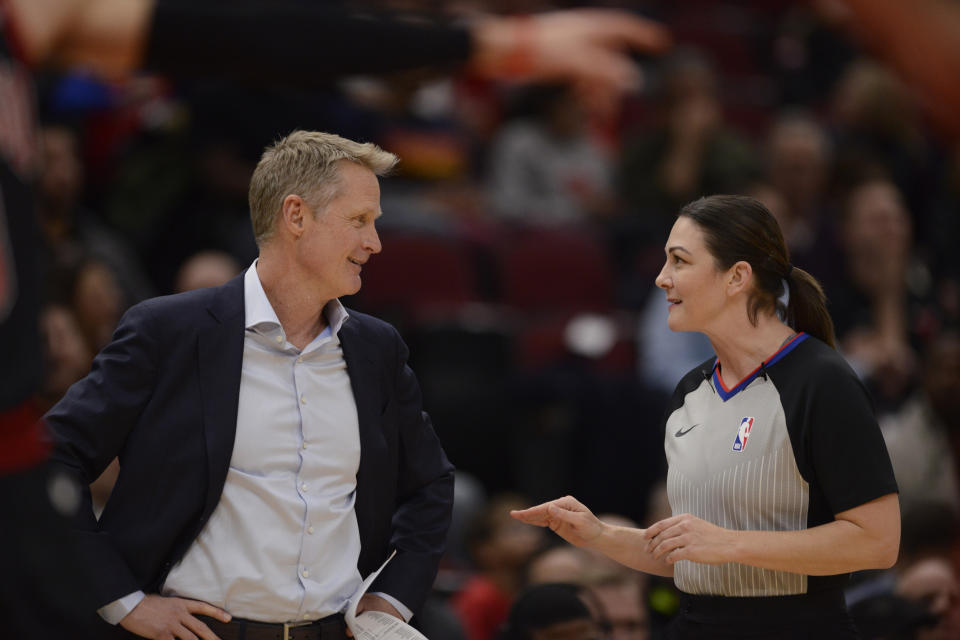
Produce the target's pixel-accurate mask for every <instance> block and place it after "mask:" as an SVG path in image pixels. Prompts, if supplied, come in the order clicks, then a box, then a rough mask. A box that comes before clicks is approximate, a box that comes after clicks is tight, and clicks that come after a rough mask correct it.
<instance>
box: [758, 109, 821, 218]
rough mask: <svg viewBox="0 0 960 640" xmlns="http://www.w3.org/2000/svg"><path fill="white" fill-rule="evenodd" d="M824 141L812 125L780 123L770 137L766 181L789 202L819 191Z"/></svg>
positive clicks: (812, 197)
mask: <svg viewBox="0 0 960 640" xmlns="http://www.w3.org/2000/svg"><path fill="white" fill-rule="evenodd" d="M826 165H827V151H826V141H825V139H824V137H823V134H822V133H821V132H820V131H818V130H817V129H816V128H815V127H814V126H813V125H810V126H807V125H805V124H801V123H793V124H789V125H783V126H781V127H780V128H779V129H778V130H776V131H774V132H773V133H772V134H771V137H770V182H771V183H772V184H773V186H774V187H776V188H777V190H778V191H780V193H782V194H783V195H784V197H785V198H786V200H787V202H789V203H791V204H792V205H793V206H798V207H806V206H810V205H811V204H813V203H814V202H815V201H816V200H817V199H818V198H819V197H820V195H821V193H822V191H823V186H824V180H825V177H826V168H827V166H826Z"/></svg>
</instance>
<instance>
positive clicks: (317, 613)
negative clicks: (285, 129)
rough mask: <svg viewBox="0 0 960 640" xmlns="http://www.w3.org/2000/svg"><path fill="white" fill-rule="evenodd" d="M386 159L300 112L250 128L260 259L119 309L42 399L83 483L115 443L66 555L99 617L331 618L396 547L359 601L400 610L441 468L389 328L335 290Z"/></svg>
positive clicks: (419, 591) (195, 624)
mask: <svg viewBox="0 0 960 640" xmlns="http://www.w3.org/2000/svg"><path fill="white" fill-rule="evenodd" d="M396 161H397V158H396V156H394V155H393V154H390V153H387V152H385V151H383V150H381V149H379V148H378V147H376V146H375V145H373V144H359V143H356V142H353V141H350V140H346V139H344V138H341V137H339V136H335V135H331V134H327V133H319V132H309V131H296V132H293V133H291V134H290V135H289V136H287V137H286V138H283V139H282V140H280V141H278V142H277V143H276V144H274V145H273V146H271V147H270V148H268V149H267V150H266V152H265V153H264V154H263V157H262V158H261V160H260V163H259V164H258V165H257V168H256V171H255V172H254V175H253V178H252V180H251V185H250V212H251V219H252V223H253V229H254V233H255V236H256V239H257V244H258V245H259V248H260V255H259V257H258V259H257V260H255V261H254V263H253V264H252V265H251V266H250V268H249V269H247V270H246V272H245V273H243V274H241V275H240V276H238V277H236V278H235V279H233V280H231V281H230V282H228V283H227V284H225V285H223V286H221V287H214V288H210V289H201V290H198V291H192V292H188V293H184V294H179V295H174V296H168V297H163V298H155V299H152V300H148V301H146V302H144V303H141V304H139V305H137V306H135V307H133V308H132V309H130V311H129V312H127V314H126V315H125V316H124V318H123V320H122V321H121V322H120V326H119V328H118V329H117V332H116V334H115V335H114V341H113V342H112V343H111V344H110V345H108V346H107V347H106V348H105V349H104V350H103V351H102V352H101V353H100V355H99V356H97V359H96V361H95V363H94V365H93V368H92V370H91V372H90V374H89V375H88V376H87V377H86V378H85V379H84V380H82V381H81V382H79V383H77V384H76V385H74V386H73V387H72V388H71V389H70V391H69V392H68V393H67V395H66V396H65V397H64V398H63V400H62V401H61V402H60V403H58V404H57V405H56V406H55V407H54V408H53V409H52V410H51V411H50V413H48V414H47V416H46V420H47V424H48V425H49V426H50V429H51V431H52V432H53V433H54V434H55V436H56V444H55V451H54V456H53V458H54V460H55V462H57V463H58V464H60V465H61V466H62V467H63V468H64V469H65V470H67V471H68V472H70V473H72V474H74V475H75V476H76V477H77V478H78V480H79V483H80V484H81V485H82V486H86V485H87V484H88V483H89V482H90V481H91V480H92V479H94V478H96V477H97V476H98V475H99V474H100V472H101V471H102V470H103V468H104V467H105V466H106V465H107V463H108V462H109V461H110V460H111V459H112V458H114V457H115V456H119V457H120V466H121V470H120V475H119V479H118V481H117V485H116V487H115V489H114V493H113V495H112V497H111V499H110V501H109V502H108V503H107V505H106V508H105V509H104V512H103V515H102V517H101V518H100V521H99V522H97V521H96V520H94V518H93V515H92V512H89V510H86V509H81V511H82V512H84V514H85V516H84V521H83V524H82V528H83V529H84V530H83V531H82V533H81V536H82V538H83V541H82V544H83V553H82V557H81V558H80V560H81V562H82V563H83V565H84V566H83V567H82V570H83V571H85V573H86V575H87V576H89V580H90V585H91V590H92V591H93V593H92V595H93V597H94V598H95V600H96V602H97V605H96V606H97V607H99V609H98V611H97V612H98V613H99V614H100V617H101V618H102V619H103V620H104V621H106V622H107V623H111V624H114V625H119V626H120V627H122V628H123V629H126V630H127V631H129V632H131V633H134V634H137V635H139V636H143V637H147V638H184V639H186V638H191V639H192V638H197V637H199V638H204V639H207V640H212V639H214V638H222V639H223V640H229V639H230V638H247V639H248V640H256V639H257V638H268V637H269V638H285V639H286V638H323V640H327V638H343V637H345V630H344V623H343V616H342V612H343V610H344V608H345V606H346V604H347V599H348V598H349V597H350V596H351V594H352V593H354V592H355V591H356V589H357V587H358V586H359V585H360V582H361V579H362V578H363V577H365V576H366V575H368V574H370V573H371V572H373V571H374V570H376V569H377V567H378V566H380V564H382V563H383V562H384V561H385V560H386V559H387V557H388V556H389V554H390V553H391V552H392V551H394V550H395V551H396V556H395V557H394V558H393V559H392V560H391V562H390V563H389V564H388V565H387V567H386V568H385V569H384V570H383V572H382V573H381V574H380V576H379V577H378V578H377V580H376V581H375V582H374V584H373V585H372V587H371V589H370V592H368V593H367V594H366V595H364V596H363V599H362V600H361V601H360V606H359V607H358V612H361V611H364V610H378V611H386V612H388V613H391V614H393V615H395V616H397V617H401V618H405V619H409V618H410V617H411V616H412V614H413V612H414V611H416V610H417V609H419V607H420V606H421V604H422V603H423V601H424V600H425V598H426V597H427V594H428V593H429V591H430V588H431V586H432V583H433V578H434V576H435V573H436V569H437V563H438V561H439V558H440V555H441V553H442V552H443V547H444V540H445V538H446V531H447V528H448V525H449V521H450V510H451V506H452V498H453V470H452V467H451V465H450V464H449V462H448V461H447V459H446V457H445V455H444V453H443V451H442V449H441V447H440V444H439V442H438V440H437V437H436V435H435V434H434V431H433V428H432V426H431V423H430V420H429V418H428V416H427V415H426V414H425V413H424V412H423V411H422V407H421V399H420V391H419V387H418V385H417V382H416V379H415V377H414V375H413V373H412V372H411V371H410V369H409V368H408V367H407V364H406V359H407V348H406V346H405V345H404V344H403V341H402V340H401V339H400V337H399V335H398V334H397V332H396V330H395V329H394V328H393V327H391V326H390V325H388V324H386V323H384V322H382V321H380V320H377V319H375V318H372V317H370V316H367V315H364V314H361V313H357V312H355V311H347V310H346V309H345V308H344V307H343V306H342V305H341V304H340V301H339V300H338V298H339V297H340V296H343V295H348V294H352V293H356V292H357V291H358V290H359V289H360V283H361V273H362V270H363V265H364V264H365V263H366V262H367V260H369V259H370V257H371V256H372V255H373V254H376V253H379V252H380V248H381V247H380V239H379V237H378V236H377V231H376V228H375V221H376V219H377V217H379V216H380V213H381V211H380V188H379V183H378V180H377V176H378V175H383V174H385V173H386V172H388V171H389V170H390V169H391V168H392V167H393V165H394V164H395V163H396ZM84 497H85V498H87V499H88V496H87V495H85V496H84ZM91 613H92V612H91ZM91 618H92V619H93V618H95V617H94V616H91ZM91 624H93V625H94V626H92V627H91V629H90V631H89V633H90V635H91V636H92V637H97V638H101V637H111V636H110V633H111V632H112V631H116V632H117V633H118V634H122V633H123V632H122V631H120V630H118V629H117V628H113V629H111V628H110V627H108V626H106V625H105V624H104V623H103V622H100V621H96V620H95V619H94V620H92V621H91ZM96 625H99V627H97V626H96ZM128 637H129V636H128Z"/></svg>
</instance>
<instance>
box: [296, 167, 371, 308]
mask: <svg viewBox="0 0 960 640" xmlns="http://www.w3.org/2000/svg"><path fill="white" fill-rule="evenodd" d="M339 177H340V182H339V189H338V191H337V195H336V196H335V197H334V198H333V200H331V201H330V203H329V204H328V205H327V206H326V208H325V209H324V210H323V211H314V210H313V209H312V208H311V207H310V206H309V205H306V203H304V206H305V208H306V215H305V216H304V221H303V225H304V227H303V234H302V235H301V236H300V237H299V239H298V240H297V242H296V245H295V249H294V250H295V251H296V259H297V262H299V263H300V264H301V265H302V266H303V267H304V268H305V271H306V272H307V273H308V274H309V275H310V278H311V281H310V282H309V283H307V286H309V287H311V288H312V289H314V290H315V291H316V292H317V293H318V294H319V295H320V296H321V297H322V298H323V299H325V300H331V299H333V298H339V297H340V296H345V295H350V294H353V293H356V292H357V291H359V290H360V284H361V281H360V273H361V271H362V270H363V265H364V264H365V263H366V262H367V260H369V259H370V256H372V255H373V254H375V253H380V249H381V246H380V237H379V236H378V235H377V230H376V227H375V224H374V223H375V221H376V219H377V218H378V217H379V216H380V184H379V182H378V181H377V177H376V175H374V173H373V172H372V171H370V170H369V169H367V168H366V167H364V166H361V165H359V164H356V163H354V162H348V161H341V163H340V176H339Z"/></svg>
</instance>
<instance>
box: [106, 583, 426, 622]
mask: <svg viewBox="0 0 960 640" xmlns="http://www.w3.org/2000/svg"><path fill="white" fill-rule="evenodd" d="M373 595H375V596H380V597H381V598H383V599H384V600H386V601H387V602H389V603H390V604H392V605H393V608H394V609H396V610H397V611H399V612H400V615H402V616H403V621H404V622H410V618H412V617H413V611H410V609H407V607H406V606H405V605H404V604H403V603H402V602H400V601H399V600H397V599H396V598H394V597H393V596H391V595H390V594H388V593H384V592H382V591H375V592H374V593H373ZM107 606H110V605H107Z"/></svg>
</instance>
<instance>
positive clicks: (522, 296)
mask: <svg viewBox="0 0 960 640" xmlns="http://www.w3.org/2000/svg"><path fill="white" fill-rule="evenodd" d="M496 254H497V255H496V260H497V270H498V277H499V283H500V291H501V298H502V302H503V303H504V304H506V305H508V306H510V307H513V308H515V309H518V310H521V311H528V312H541V311H543V312H550V311H606V310H608V309H610V308H612V306H613V293H614V278H613V272H612V267H611V265H610V257H609V255H608V252H607V250H606V247H605V246H604V245H603V244H602V243H601V242H600V241H599V240H598V239H597V238H596V237H595V236H594V235H593V234H592V233H591V232H590V231H589V230H570V229H564V230H554V229H532V228H531V229H525V230H522V231H519V232H515V233H513V234H511V236H510V237H508V238H507V239H506V240H505V241H504V242H503V243H502V244H501V245H500V246H499V247H498V248H497V250H496Z"/></svg>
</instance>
